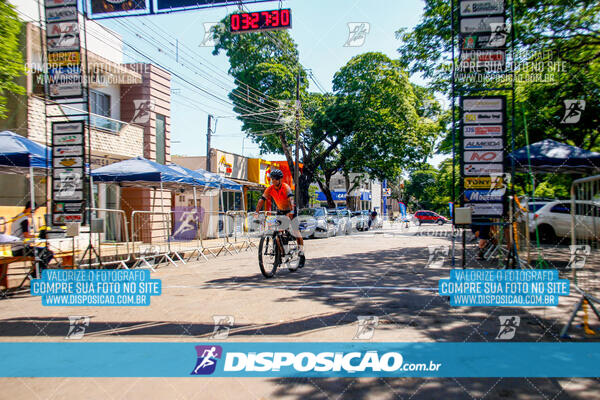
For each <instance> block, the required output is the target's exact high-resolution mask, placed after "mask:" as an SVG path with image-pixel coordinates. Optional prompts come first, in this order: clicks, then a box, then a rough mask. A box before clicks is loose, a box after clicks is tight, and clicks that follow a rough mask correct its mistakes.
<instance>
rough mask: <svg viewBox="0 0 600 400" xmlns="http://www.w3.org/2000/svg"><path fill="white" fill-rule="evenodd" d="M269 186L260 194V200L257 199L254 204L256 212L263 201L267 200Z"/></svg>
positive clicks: (261, 206) (260, 208)
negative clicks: (256, 202)
mask: <svg viewBox="0 0 600 400" xmlns="http://www.w3.org/2000/svg"><path fill="white" fill-rule="evenodd" d="M269 193H270V192H269V188H267V189H266V190H265V191H264V193H263V194H262V196H260V200H258V204H256V213H257V214H258V213H259V212H260V210H262V208H263V205H264V204H265V201H267V197H268V196H269Z"/></svg>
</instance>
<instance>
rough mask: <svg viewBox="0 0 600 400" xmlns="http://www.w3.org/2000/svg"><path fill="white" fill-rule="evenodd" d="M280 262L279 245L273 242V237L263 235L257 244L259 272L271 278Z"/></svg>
mask: <svg viewBox="0 0 600 400" xmlns="http://www.w3.org/2000/svg"><path fill="white" fill-rule="evenodd" d="M280 262H281V254H280V252H279V246H277V243H276V242H275V237H273V236H263V237H262V238H261V239H260V243H259V244H258V265H259V266H260V272H261V273H262V274H263V276H264V277H265V278H272V277H273V276H275V272H276V271H277V267H279V263H280Z"/></svg>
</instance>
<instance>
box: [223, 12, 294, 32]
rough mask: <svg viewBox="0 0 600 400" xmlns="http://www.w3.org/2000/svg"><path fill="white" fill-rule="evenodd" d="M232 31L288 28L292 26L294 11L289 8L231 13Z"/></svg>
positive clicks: (230, 24) (230, 23)
mask: <svg viewBox="0 0 600 400" xmlns="http://www.w3.org/2000/svg"><path fill="white" fill-rule="evenodd" d="M229 26H230V32H231V33H239V32H255V31H266V30H271V29H287V28H291V27H292V11H291V10H290V9H289V8H286V9H282V10H272V11H257V12H249V13H241V14H231V15H230V17H229Z"/></svg>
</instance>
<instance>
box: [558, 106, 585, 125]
mask: <svg viewBox="0 0 600 400" xmlns="http://www.w3.org/2000/svg"><path fill="white" fill-rule="evenodd" d="M583 110H585V100H565V116H564V117H563V119H562V120H561V121H560V123H561V124H576V123H578V122H579V120H580V119H581V114H582V113H583Z"/></svg>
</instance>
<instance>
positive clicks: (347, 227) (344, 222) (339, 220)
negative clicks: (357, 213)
mask: <svg viewBox="0 0 600 400" xmlns="http://www.w3.org/2000/svg"><path fill="white" fill-rule="evenodd" d="M327 215H328V216H329V217H331V220H332V221H333V223H334V224H335V228H336V231H335V233H336V235H349V234H351V233H352V214H351V213H350V211H349V210H347V209H339V208H338V209H335V210H331V209H330V210H327Z"/></svg>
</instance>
